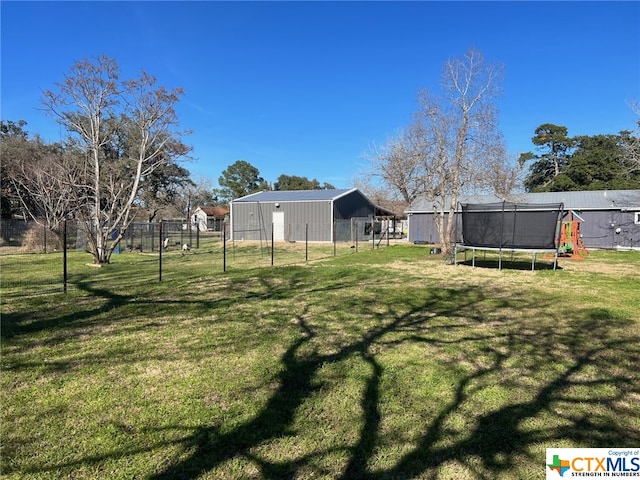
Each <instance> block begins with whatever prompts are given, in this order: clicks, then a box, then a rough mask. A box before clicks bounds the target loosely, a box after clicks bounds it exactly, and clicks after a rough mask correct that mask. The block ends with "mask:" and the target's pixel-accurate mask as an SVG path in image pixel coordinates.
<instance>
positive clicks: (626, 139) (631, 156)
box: [621, 101, 640, 173]
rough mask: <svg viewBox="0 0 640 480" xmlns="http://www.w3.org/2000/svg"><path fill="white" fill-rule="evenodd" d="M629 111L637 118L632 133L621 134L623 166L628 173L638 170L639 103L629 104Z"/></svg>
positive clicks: (639, 164) (639, 144)
mask: <svg viewBox="0 0 640 480" xmlns="http://www.w3.org/2000/svg"><path fill="white" fill-rule="evenodd" d="M631 110H633V112H634V113H635V114H636V115H637V116H638V119H637V120H636V128H635V129H634V131H632V132H621V134H622V137H623V143H622V149H623V152H624V158H623V162H624V166H625V167H626V169H627V172H628V173H631V172H637V171H638V170H640V102H638V101H635V102H633V103H631Z"/></svg>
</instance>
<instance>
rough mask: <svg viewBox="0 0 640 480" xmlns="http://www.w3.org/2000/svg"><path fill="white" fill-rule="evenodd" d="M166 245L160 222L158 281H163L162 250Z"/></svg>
mask: <svg viewBox="0 0 640 480" xmlns="http://www.w3.org/2000/svg"><path fill="white" fill-rule="evenodd" d="M163 247H164V243H163V241H162V220H160V254H159V255H158V281H159V282H161V281H162V248H163Z"/></svg>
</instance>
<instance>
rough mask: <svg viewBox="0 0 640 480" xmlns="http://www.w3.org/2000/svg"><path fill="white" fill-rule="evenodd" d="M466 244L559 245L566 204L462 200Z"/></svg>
mask: <svg viewBox="0 0 640 480" xmlns="http://www.w3.org/2000/svg"><path fill="white" fill-rule="evenodd" d="M461 206H462V238H463V244H464V245H465V246H471V247H487V248H505V249H555V248H556V238H557V235H558V227H559V222H560V220H561V218H562V212H563V208H564V205H563V204H562V203H554V204H531V203H526V204H525V203H511V202H506V201H505V202H499V203H485V204H462V205H461Z"/></svg>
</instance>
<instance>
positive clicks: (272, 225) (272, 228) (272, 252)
mask: <svg viewBox="0 0 640 480" xmlns="http://www.w3.org/2000/svg"><path fill="white" fill-rule="evenodd" d="M274 229H275V227H274V224H273V222H272V223H271V266H272V267H273V254H274V249H273V237H274V234H273V231H274Z"/></svg>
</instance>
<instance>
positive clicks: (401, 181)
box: [362, 125, 426, 205]
mask: <svg viewBox="0 0 640 480" xmlns="http://www.w3.org/2000/svg"><path fill="white" fill-rule="evenodd" d="M419 127H420V126H419V125H411V126H409V127H408V128H407V129H406V130H402V131H400V132H398V133H397V134H396V135H395V136H394V137H391V138H389V139H388V140H387V142H386V143H385V144H384V145H382V146H374V147H372V148H371V150H370V152H369V153H367V154H366V155H365V157H366V158H367V160H368V170H367V171H366V172H364V175H363V179H362V182H363V183H365V184H367V185H369V186H370V187H369V190H372V185H374V184H378V183H380V184H381V185H382V187H377V188H378V189H379V188H385V189H386V191H387V192H389V193H390V194H391V196H392V197H395V198H398V199H399V200H401V201H403V202H404V203H405V204H406V205H409V204H410V203H411V202H413V201H414V200H415V199H416V198H417V197H418V195H420V194H421V193H423V191H424V180H425V175H426V172H425V170H424V168H425V162H424V158H423V156H424V146H423V145H422V141H423V139H422V135H421V133H422V132H421V131H420V128H419ZM378 181H379V182H378Z"/></svg>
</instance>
